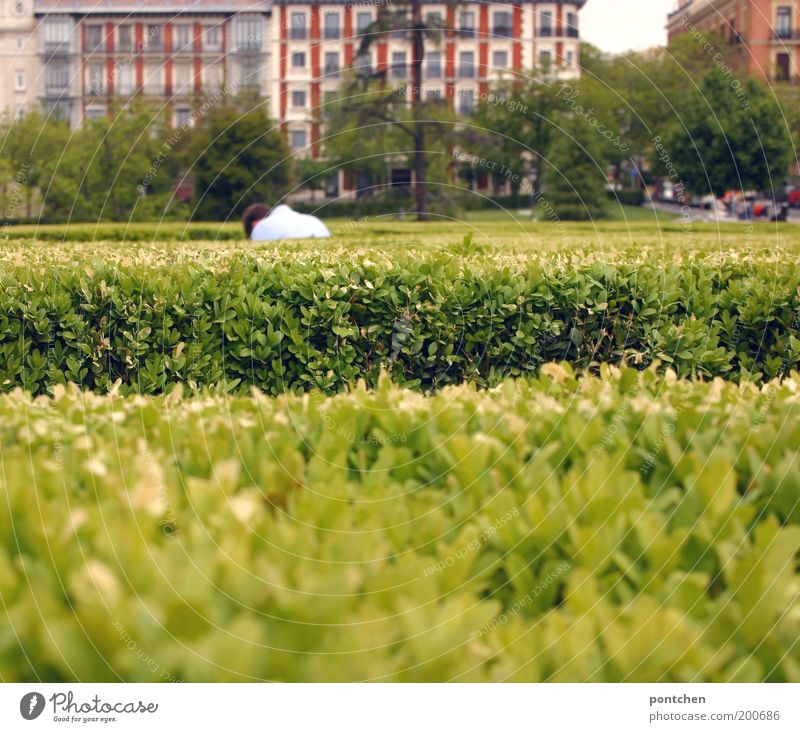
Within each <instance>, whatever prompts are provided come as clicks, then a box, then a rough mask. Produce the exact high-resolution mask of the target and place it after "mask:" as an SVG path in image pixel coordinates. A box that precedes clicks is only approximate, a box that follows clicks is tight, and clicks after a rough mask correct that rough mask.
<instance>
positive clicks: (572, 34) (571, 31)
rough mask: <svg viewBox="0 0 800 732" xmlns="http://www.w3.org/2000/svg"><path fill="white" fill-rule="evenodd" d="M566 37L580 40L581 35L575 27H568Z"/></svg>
mask: <svg viewBox="0 0 800 732" xmlns="http://www.w3.org/2000/svg"><path fill="white" fill-rule="evenodd" d="M565 35H566V36H567V38H579V37H580V33H578V29H577V28H576V27H575V26H572V25H568V26H567V28H566V31H565Z"/></svg>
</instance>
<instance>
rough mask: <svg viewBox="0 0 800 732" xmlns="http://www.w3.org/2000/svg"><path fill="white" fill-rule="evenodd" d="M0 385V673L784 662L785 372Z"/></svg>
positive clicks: (629, 669)
mask: <svg viewBox="0 0 800 732" xmlns="http://www.w3.org/2000/svg"><path fill="white" fill-rule="evenodd" d="M603 371H604V374H605V375H604V377H603V378H602V379H599V378H594V377H589V378H585V379H583V380H581V381H578V380H576V379H575V378H574V377H573V376H572V375H571V372H570V370H569V369H568V368H566V367H562V366H554V365H548V366H546V367H545V368H544V369H543V374H542V375H541V377H539V378H538V379H531V380H516V381H514V380H508V381H504V382H503V383H502V384H500V385H499V386H498V387H497V388H495V389H492V390H488V391H486V390H484V391H478V390H475V389H474V388H473V387H469V386H461V387H449V388H447V389H444V390H442V391H441V392H440V393H438V394H437V395H436V396H433V397H426V396H423V395H421V394H419V393H418V392H415V391H410V390H403V389H400V388H397V387H394V386H392V385H390V384H389V383H388V380H386V381H382V382H381V384H380V385H379V386H378V388H377V389H374V390H366V389H363V388H358V389H356V390H355V391H353V392H352V393H350V394H343V395H339V396H335V397H325V396H324V395H322V394H320V393H318V392H314V393H311V394H306V395H303V396H286V397H279V398H270V397H267V396H264V395H262V394H260V393H254V394H253V395H252V396H249V397H235V398H233V397H230V396H224V395H218V396H202V395H200V396H195V397H192V398H183V397H181V395H180V392H179V391H173V392H172V393H170V394H169V395H166V396H160V397H142V396H129V397H124V398H123V397H120V396H119V395H116V394H115V395H109V396H97V395H93V394H90V393H80V392H78V391H77V390H75V389H74V388H72V387H70V388H69V389H66V390H65V389H63V388H60V387H59V388H58V389H57V390H56V396H55V398H54V399H50V398H47V397H39V398H37V399H34V400H32V399H31V398H30V397H28V396H25V395H23V394H22V393H21V392H19V391H17V392H15V393H13V394H10V395H5V396H3V397H0V444H2V446H3V447H2V453H0V461H1V463H2V471H1V472H0V507H1V508H0V537H2V544H0V596H1V597H2V605H1V606H0V678H1V679H2V680H3V681H35V680H42V681H62V680H85V681H93V682H99V681H113V680H117V679H126V680H131V681H157V680H170V681H171V680H185V681H212V680H213V681H220V680H256V679H271V680H282V681H286V680H293V681H343V680H381V681H445V680H461V681H488V680H495V681H496V680H517V681H523V680H524V681H562V682H563V681H632V682H645V681H730V680H735V681H761V680H769V681H792V682H798V681H800V647H798V643H797V639H798V637H800V614H798V605H797V599H798V593H799V592H800V577H799V576H798V557H797V550H798V546H800V527H798V521H800V508H799V507H798V500H799V499H800V463H799V462H798V461H799V460H800V458H799V457H798V446H799V445H800V420H798V415H797V410H798V393H799V392H798V390H799V389H800V375H798V374H796V373H795V374H793V376H792V377H791V378H789V379H786V380H784V381H783V382H782V383H778V382H771V383H769V384H767V385H766V386H764V387H763V388H757V387H755V386H753V385H743V386H741V387H740V386H736V385H733V384H731V383H729V382H723V381H721V380H715V381H713V382H710V383H701V382H699V381H687V380H677V379H676V378H675V375H674V373H672V372H669V373H668V374H667V376H666V377H664V378H662V377H659V376H657V375H656V374H655V373H654V372H653V371H652V370H649V371H645V372H643V373H640V372H637V371H635V370H632V369H626V370H624V371H622V372H617V371H616V370H609V369H608V368H607V367H604V368H603Z"/></svg>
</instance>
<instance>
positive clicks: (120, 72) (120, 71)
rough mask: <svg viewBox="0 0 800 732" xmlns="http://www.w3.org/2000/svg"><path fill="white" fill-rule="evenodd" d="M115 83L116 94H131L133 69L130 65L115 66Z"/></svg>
mask: <svg viewBox="0 0 800 732" xmlns="http://www.w3.org/2000/svg"><path fill="white" fill-rule="evenodd" d="M116 76H117V80H116V81H117V83H116V86H115V89H116V92H117V94H124V95H128V94H132V93H133V67H132V66H131V65H130V64H120V65H119V66H117V74H116Z"/></svg>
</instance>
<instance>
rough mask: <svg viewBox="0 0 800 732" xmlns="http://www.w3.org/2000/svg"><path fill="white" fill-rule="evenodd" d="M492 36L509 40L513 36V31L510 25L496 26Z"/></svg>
mask: <svg viewBox="0 0 800 732" xmlns="http://www.w3.org/2000/svg"><path fill="white" fill-rule="evenodd" d="M492 34H493V35H494V37H495V38H511V37H512V36H513V35H514V29H513V28H512V27H511V26H510V25H496V26H495V27H494V29H493V30H492Z"/></svg>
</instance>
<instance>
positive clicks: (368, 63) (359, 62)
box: [353, 51, 372, 71]
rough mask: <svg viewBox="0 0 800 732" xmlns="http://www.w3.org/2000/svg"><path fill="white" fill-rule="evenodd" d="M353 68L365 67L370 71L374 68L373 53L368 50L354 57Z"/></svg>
mask: <svg viewBox="0 0 800 732" xmlns="http://www.w3.org/2000/svg"><path fill="white" fill-rule="evenodd" d="M353 68H354V69H364V70H366V71H368V70H369V69H371V68H372V53H370V52H369V51H367V52H366V53H360V54H358V56H356V57H355V58H354V59H353Z"/></svg>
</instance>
